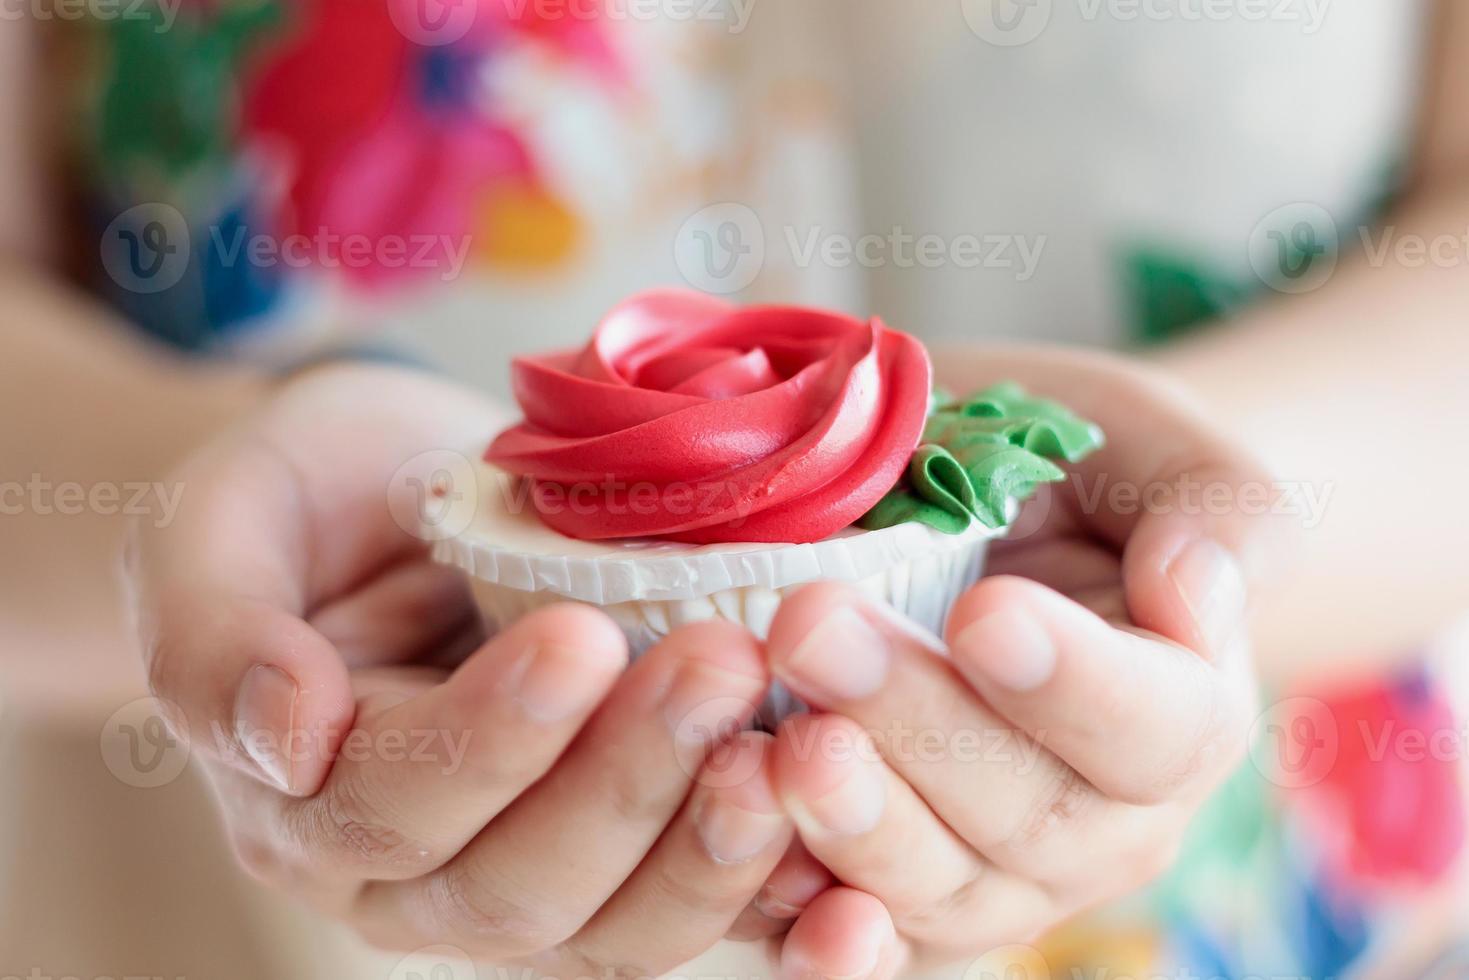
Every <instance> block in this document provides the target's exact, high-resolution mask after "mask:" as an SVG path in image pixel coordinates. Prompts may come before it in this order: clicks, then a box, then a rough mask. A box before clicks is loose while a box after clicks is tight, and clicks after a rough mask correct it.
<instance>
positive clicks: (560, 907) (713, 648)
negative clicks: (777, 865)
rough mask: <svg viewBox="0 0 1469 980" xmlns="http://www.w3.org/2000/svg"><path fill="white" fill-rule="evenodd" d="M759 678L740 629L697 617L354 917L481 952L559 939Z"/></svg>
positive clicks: (752, 700)
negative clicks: (533, 767) (430, 868)
mask: <svg viewBox="0 0 1469 980" xmlns="http://www.w3.org/2000/svg"><path fill="white" fill-rule="evenodd" d="M767 684H768V677H767V674H766V670H765V665H764V657H763V655H762V651H761V649H760V646H759V644H758V643H756V641H755V639H754V637H752V636H751V635H750V634H749V633H748V632H747V631H746V630H743V629H741V628H739V627H737V626H734V625H733V624H730V623H727V622H723V621H709V622H702V623H696V624H693V625H691V626H686V627H684V628H682V629H680V630H677V631H675V632H674V633H673V634H672V635H670V636H669V637H668V638H667V639H666V640H664V641H663V642H662V643H660V644H658V645H657V646H656V647H654V648H653V649H652V650H650V651H649V652H648V653H647V654H646V655H645V656H643V657H642V658H641V659H639V660H638V661H637V663H635V664H634V665H633V666H632V668H631V669H629V670H628V672H627V673H626V675H625V676H624V677H623V678H622V680H621V681H620V682H619V683H618V684H617V686H616V687H615V688H614V690H613V692H612V693H611V694H610V695H609V696H608V698H607V699H606V701H605V702H604V704H603V705H602V706H601V708H600V709H599V710H598V711H597V712H596V713H595V715H594V716H593V717H592V719H591V721H589V722H588V724H587V725H586V726H585V727H584V728H583V729H582V732H581V734H580V735H579V737H578V738H577V739H576V740H575V742H573V744H572V745H571V747H570V748H569V749H568V750H567V751H566V753H565V754H564V755H563V757H562V758H561V760H560V762H559V763H558V764H557V765H556V766H555V767H553V768H552V770H551V771H550V772H549V773H548V774H547V775H546V776H545V777H544V778H543V779H542V780H541V781H540V782H538V783H537V784H536V785H535V786H533V787H532V788H531V789H530V790H528V791H527V792H526V793H524V794H523V795H522V796H521V797H520V798H519V799H517V800H516V801H515V803H514V804H512V805H511V806H510V807H509V808H508V809H507V810H506V811H505V812H504V813H502V814H501V815H500V816H499V817H497V818H496V819H495V820H494V821H493V822H491V823H490V825H489V826H488V827H486V828H485V830H483V831H482V832H481V833H480V834H479V835H478V836H477V837H476V838H475V839H474V840H473V841H472V842H471V843H470V844H469V845H468V846H467V847H465V849H464V850H463V851H462V852H460V854H459V855H458V856H457V857H456V858H454V860H452V861H450V862H449V863H448V864H447V865H445V866H444V867H442V868H440V869H439V870H437V871H435V872H434V873H433V874H431V875H428V876H426V877H424V878H421V879H416V880H414V881H408V882H396V883H374V884H372V885H370V886H369V887H368V888H367V889H366V890H365V891H364V894H363V912H364V914H365V915H366V916H368V917H376V918H378V919H394V920H397V921H402V922H406V923H408V924H409V925H411V926H412V927H413V928H414V929H416V930H418V932H419V934H420V935H423V936H426V937H430V939H431V941H453V942H457V943H461V944H463V946H464V948H466V949H469V950H471V951H473V952H480V953H483V954H485V955H491V956H520V955H526V954H528V953H531V952H535V951H538V950H543V949H547V948H550V947H554V946H556V945H558V944H560V943H561V942H563V941H565V940H566V939H567V938H568V937H570V936H571V935H573V934H574V933H575V932H576V931H577V930H578V929H580V928H581V927H582V926H583V925H584V924H585V923H586V922H587V920H588V919H590V918H591V916H592V915H593V913H595V912H596V911H597V909H598V908H599V907H601V905H602V904H603V903H604V902H605V901H606V900H607V898H608V897H609V896H610V895H611V894H612V893H613V892H614V891H615V890H616V889H617V887H618V886H619V885H621V884H622V883H623V882H624V881H625V880H626V879H627V878H628V876H629V875H630V874H631V873H632V871H633V869H634V868H636V867H637V865H638V864H639V862H641V861H642V859H643V857H644V856H645V855H646V854H647V853H648V851H649V850H650V849H651V848H652V846H653V844H654V842H655V841H656V840H657V839H658V837H659V835H660V834H661V833H662V832H663V829H664V827H666V826H667V824H668V822H669V820H670V819H671V818H672V817H673V815H674V814H675V813H676V812H677V811H678V809H679V807H680V805H681V804H682V802H683V799H684V796H685V795H686V794H687V792H688V790H689V786H690V784H691V782H692V780H693V776H694V775H695V774H697V773H698V771H699V770H700V769H701V768H702V766H703V764H704V760H705V757H706V755H707V754H708V752H709V750H710V748H711V747H712V746H713V745H714V744H715V743H716V742H718V741H720V740H722V739H727V738H730V737H733V735H734V734H735V733H736V732H738V731H739V730H740V729H741V728H742V727H744V725H745V724H746V723H748V721H749V720H750V719H751V718H752V717H753V716H754V713H755V706H756V705H757V704H758V703H759V701H760V699H761V697H762V696H763V694H764V691H765V689H766V686H767ZM547 855H556V859H555V860H549V861H548V860H547V858H546V856H547ZM446 933H447V934H448V935H447V936H446Z"/></svg>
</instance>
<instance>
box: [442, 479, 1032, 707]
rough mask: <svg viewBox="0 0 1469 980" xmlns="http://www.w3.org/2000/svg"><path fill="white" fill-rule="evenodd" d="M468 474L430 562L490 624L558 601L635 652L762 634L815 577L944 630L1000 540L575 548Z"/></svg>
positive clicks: (510, 490) (973, 536)
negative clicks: (604, 626)
mask: <svg viewBox="0 0 1469 980" xmlns="http://www.w3.org/2000/svg"><path fill="white" fill-rule="evenodd" d="M475 478H476V481H477V485H478V489H477V493H476V503H475V512H474V515H473V517H472V519H470V520H469V521H468V527H466V528H465V529H464V530H463V531H462V532H460V533H459V534H458V535H455V536H453V537H449V538H445V539H442V540H439V541H437V542H436V543H435V545H434V557H435V558H436V559H437V560H439V561H442V562H445V563H447V564H452V565H457V566H459V567H460V568H462V569H464V570H465V571H466V572H468V573H469V575H470V576H471V579H472V585H473V589H474V597H475V600H476V602H477V603H478V605H479V608H480V612H481V614H482V615H483V617H484V620H485V624H486V626H487V627H488V628H489V629H491V630H494V629H497V628H500V627H504V626H507V625H509V624H510V623H513V622H514V621H515V620H517V619H519V618H520V617H521V616H524V615H525V614H526V613H529V612H531V611H532V610H534V609H537V608H540V607H541V606H545V605H549V604H551V603H554V602H560V601H564V600H567V599H571V600H575V601H578V602H587V603H591V604H593V605H597V606H600V607H601V608H602V611H603V612H605V613H606V614H607V615H608V616H610V617H611V618H612V620H613V622H615V623H617V625H618V626H619V627H621V629H622V631H623V633H624V634H625V635H626V636H627V640H628V646H629V648H630V649H631V651H632V653H633V655H634V656H636V655H638V654H641V653H643V652H644V651H646V650H647V649H648V648H649V647H651V646H653V644H655V643H657V642H658V641H659V640H660V639H662V638H663V637H665V636H667V635H668V634H669V633H670V632H671V631H672V630H674V629H676V628H678V627H679V626H683V625H685V624H686V623H693V622H698V621H700V620H705V619H717V618H722V619H728V620H730V621H732V622H736V623H739V624H741V625H743V626H745V627H746V628H747V629H749V630H750V631H751V632H752V633H754V634H755V635H756V636H758V637H760V638H762V639H763V638H764V637H765V636H767V635H768V634H769V631H770V622H771V620H772V619H773V618H774V617H775V611H776V609H777V608H778V607H779V606H780V602H781V599H782V598H784V597H785V596H786V595H787V594H788V593H789V592H791V591H792V590H794V589H796V588H799V587H800V586H802V585H805V584H807V583H809V582H816V581H822V580H837V581H843V582H851V583H853V584H854V585H855V586H856V587H857V588H858V589H860V590H861V591H862V592H863V593H864V594H865V595H867V596H868V597H869V598H871V599H873V600H874V601H877V602H884V603H886V604H888V605H889V606H892V607H893V608H894V609H896V610H897V611H898V612H900V613H902V614H903V615H905V616H907V617H908V618H909V619H911V620H912V621H913V622H914V623H916V624H917V625H918V626H921V627H923V628H924V629H926V630H928V631H929V632H931V633H934V634H936V635H942V633H943V628H944V621H945V619H946V618H947V617H948V612H949V607H950V606H951V605H952V604H953V602H954V599H955V598H957V597H958V595H959V593H961V592H963V591H964V590H965V589H966V588H968V587H969V586H970V585H973V584H974V582H975V581H976V580H977V579H978V578H979V576H980V573H981V571H982V570H983V565H984V556H985V550H986V548H987V546H988V544H989V541H990V539H992V538H994V537H996V536H998V535H999V534H1001V533H1003V530H1001V531H991V530H989V529H987V528H985V527H983V526H981V525H975V526H974V527H972V528H970V529H969V530H968V531H965V532H964V533H963V534H943V533H942V532H939V531H935V530H934V529H932V528H930V527H927V526H926V525H922V524H900V525H897V526H895V527H889V528H883V529H882V530H878V531H863V530H860V529H853V528H848V529H847V530H844V531H842V532H841V533H839V534H836V535H833V536H832V537H830V538H827V539H826V540H824V541H817V542H815V543H812V544H711V545H685V544H670V543H668V542H664V541H615V542H599V541H580V540H576V539H574V538H568V537H565V536H564V535H561V534H558V533H557V532H555V531H552V530H551V529H550V528H547V527H546V526H545V525H544V524H542V523H541V521H540V518H539V517H537V516H536V514H535V511H534V509H532V508H531V507H530V506H529V503H528V501H526V500H525V497H524V496H523V495H521V494H518V493H517V490H516V486H515V483H514V481H513V480H511V479H510V478H509V477H508V476H507V475H506V474H505V473H503V472H502V471H500V470H498V469H496V468H494V467H491V466H489V465H488V464H480V466H479V468H478V470H477V471H476V474H475ZM517 501H520V502H522V503H523V506H517ZM799 708H800V703H799V702H798V701H796V699H794V698H793V697H792V696H791V695H790V692H788V691H786V690H785V688H784V687H782V686H781V685H779V684H776V685H773V686H772V689H771V691H770V692H769V695H768V696H767V698H766V701H765V703H764V705H762V708H761V712H760V715H761V719H762V721H764V722H765V723H766V724H771V723H774V722H776V721H779V720H780V719H781V718H784V717H785V716H786V715H788V714H790V713H791V712H792V711H795V710H798V709H799Z"/></svg>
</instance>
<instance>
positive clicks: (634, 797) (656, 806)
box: [603, 750, 672, 824]
mask: <svg viewBox="0 0 1469 980" xmlns="http://www.w3.org/2000/svg"><path fill="white" fill-rule="evenodd" d="M670 751H672V750H670ZM660 769H661V767H658V766H636V767H633V768H631V769H624V770H623V771H622V772H619V773H617V774H616V775H615V776H614V777H613V778H611V779H609V780H608V781H607V783H606V786H605V787H604V789H603V793H604V794H605V796H606V799H607V806H608V808H609V809H610V810H611V812H612V814H613V815H614V816H615V817H616V818H617V819H618V820H620V821H623V822H624V823H637V824H644V823H649V822H657V823H660V824H661V823H662V822H664V821H665V820H666V819H667V812H666V811H667V809H668V803H667V800H665V799H664V796H665V793H664V792H661V791H660V787H659V785H658V783H659V782H660V776H659V775H658V773H659V770H660Z"/></svg>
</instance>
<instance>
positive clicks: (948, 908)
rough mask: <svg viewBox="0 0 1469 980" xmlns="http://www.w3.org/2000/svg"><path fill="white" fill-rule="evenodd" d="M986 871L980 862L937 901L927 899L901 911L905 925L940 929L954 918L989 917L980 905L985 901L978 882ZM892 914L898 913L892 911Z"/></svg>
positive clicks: (929, 930) (915, 929)
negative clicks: (918, 904) (904, 912)
mask: <svg viewBox="0 0 1469 980" xmlns="http://www.w3.org/2000/svg"><path fill="white" fill-rule="evenodd" d="M985 877H986V875H985V870H984V868H983V867H982V866H976V867H975V869H974V870H973V871H971V872H970V873H969V874H967V875H965V876H964V880H963V881H962V882H960V883H959V885H958V886H957V887H956V888H953V889H952V890H950V891H949V892H947V893H946V894H944V895H942V896H940V897H939V899H938V900H937V901H934V902H929V903H927V904H926V905H924V906H923V907H921V908H915V909H913V910H911V911H909V912H907V913H906V914H903V915H902V918H903V920H904V927H905V928H907V929H908V930H910V931H913V932H921V933H933V932H938V931H942V930H944V929H945V928H947V927H948V926H949V925H951V924H952V923H953V922H955V921H957V920H960V919H963V920H966V921H984V920H985V919H987V918H988V916H987V915H986V914H985V910H984V909H983V908H982V907H981V906H982V905H983V904H984V903H985V898H984V893H985V889H983V888H982V887H981V885H980V883H981V882H982V881H984V879H985ZM895 914H900V913H897V912H896V911H895Z"/></svg>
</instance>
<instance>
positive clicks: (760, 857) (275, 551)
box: [129, 366, 829, 976]
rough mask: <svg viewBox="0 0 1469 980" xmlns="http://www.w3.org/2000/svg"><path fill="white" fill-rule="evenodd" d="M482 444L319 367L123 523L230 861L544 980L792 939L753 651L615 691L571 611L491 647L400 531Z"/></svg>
mask: <svg viewBox="0 0 1469 980" xmlns="http://www.w3.org/2000/svg"><path fill="white" fill-rule="evenodd" d="M497 421H499V420H498V419H497V418H496V417H495V410H494V408H493V407H492V406H490V405H489V404H487V403H484V402H482V401H480V400H479V399H477V398H476V397H475V396H473V395H472V394H470V393H467V392H465V391H463V390H461V389H458V388H456V387H454V386H452V385H449V384H447V383H444V382H442V381H439V380H436V379H434V378H432V377H429V376H427V375H420V374H417V373H414V372H410V371H404V370H397V369H392V368H386V367H365V366H355V367H335V368H324V369H319V370H317V371H315V372H312V373H310V374H308V375H305V376H303V377H302V378H300V379H298V380H296V381H294V382H292V383H290V384H288V385H287V386H285V387H284V388H283V389H282V391H281V392H280V393H279V395H278V396H277V397H276V398H274V400H273V401H272V402H271V403H270V404H269V405H268V406H266V407H265V408H264V409H263V410H262V411H261V412H260V413H259V414H257V415H256V416H255V417H254V418H252V419H250V420H248V421H247V422H245V423H244V424H243V425H241V426H240V427H239V428H238V429H236V430H235V431H233V432H231V433H229V434H227V435H226V436H224V437H223V438H221V439H220V440H218V441H216V442H215V443H214V444H212V445H210V446H209V447H207V448H206V449H205V450H203V451H202V452H200V453H199V454H198V455H197V456H195V457H194V458H192V459H191V460H189V461H188V462H187V463H186V464H185V465H184V466H183V467H182V469H181V470H180V472H179V473H178V474H176V479H177V480H178V481H179V482H180V483H181V485H182V486H183V487H184V492H183V499H182V504H181V506H180V507H179V509H178V512H177V514H176V516H175V518H174V519H173V521H172V522H171V523H170V524H169V525H168V526H167V527H162V528H154V527H140V528H139V531H138V534H137V537H136V539H135V540H134V542H133V544H132V548H131V556H130V557H131V560H130V562H129V569H130V578H131V581H132V584H133V586H134V588H133V592H134V594H135V596H136V604H137V613H138V622H139V628H140V632H141V636H142V640H143V647H144V650H145V657H146V660H147V666H148V672H149V677H150V680H151V684H152V686H153V689H154V691H155V693H156V694H157V695H158V697H159V698H160V699H161V700H162V701H163V702H164V703H165V705H167V706H169V708H168V710H169V711H170V712H171V714H172V715H173V717H172V719H171V720H172V722H173V723H174V724H175V725H178V726H180V727H181V728H183V729H185V730H186V731H187V733H188V734H189V735H190V736H191V740H192V744H193V746H194V747H195V750H196V756H197V757H198V758H199V759H201V760H202V764H203V767H204V769H205V771H206V773H207V775H208V777H209V779H210V781H211V782H212V784H213V786H214V788H215V790H216V795H217V797H218V800H219V803H220V807H221V809H222V812H223V817H224V820H225V823H226V824H227V827H228V831H229V835H230V837H231V839H232V841H233V843H234V846H235V849H236V851H237V853H238V855H239V857H240V860H241V862H242V863H243V864H244V865H245V867H246V868H247V869H248V870H250V871H251V872H252V873H253V874H255V875H256V876H257V877H259V878H261V879H263V880H264V881H265V882H267V883H268V884H271V885H273V886H275V887H277V888H279V889H280V890H282V891H284V892H286V893H288V894H291V895H294V896H297V897H300V898H303V899H305V900H307V901H308V902H310V903H311V904H313V905H315V906H316V907H317V908H319V909H322V910H324V911H325V912H327V913H329V914H330V915H333V916H335V917H337V918H340V919H342V920H345V921H346V922H348V923H350V924H351V925H352V926H353V927H355V928H356V929H357V930H358V931H359V932H360V933H361V934H363V935H364V936H365V937H367V938H368V939H369V940H370V941H372V942H374V943H375V944H377V945H381V946H384V947H387V948H392V949H402V950H413V949H418V948H422V947H425V946H429V945H449V946H452V947H456V948H458V949H460V950H462V951H463V952H465V953H466V954H467V955H470V956H473V957H476V958H483V959H489V960H494V961H499V962H506V961H515V960H522V961H528V962H533V963H534V964H535V965H536V966H537V967H538V968H541V969H545V970H547V971H549V972H551V973H554V974H558V975H582V974H586V975H600V971H601V970H602V969H604V968H606V967H613V968H615V969H617V970H619V971H627V970H630V971H632V972H633V973H635V974H637V975H650V976H651V975H657V974H659V973H661V972H664V971H666V970H668V969H671V968H672V967H674V966H676V965H677V964H679V963H681V962H684V961H685V960H687V959H689V958H691V957H692V956H694V955H696V954H698V953H700V952H702V951H703V950H704V949H706V948H707V947H708V946H710V945H712V944H713V943H714V942H715V941H717V940H718V939H719V938H720V937H722V936H723V935H725V933H726V932H727V931H728V930H730V929H731V928H732V927H736V928H737V930H738V931H740V932H742V933H743V934H746V935H750V936H758V935H763V934H768V933H770V932H773V931H777V930H783V929H784V928H786V927H787V926H788V925H789V922H790V920H791V919H792V918H793V917H794V916H795V915H796V914H797V913H799V911H800V910H801V908H802V907H803V906H804V904H805V902H806V900H807V899H809V898H810V897H811V896H812V895H813V894H815V893H816V892H818V891H820V889H821V888H822V887H824V886H825V885H826V884H827V883H828V881H829V879H828V878H826V877H825V873H824V872H820V871H819V870H818V871H813V868H814V867H815V866H814V864H813V862H811V860H810V858H809V857H807V856H805V854H804V852H803V851H801V850H800V849H799V847H795V848H791V847H790V846H789V845H790V844H791V839H792V836H793V829H792V825H791V822H790V820H789V818H788V816H787V815H786V814H785V813H784V811H783V809H782V808H781V807H780V806H779V804H778V803H777V801H776V798H775V796H774V791H773V788H772V783H771V779H770V772H771V768H770V759H771V750H772V746H773V742H772V739H771V738H770V736H768V735H762V734H757V733H748V734H744V735H739V736H737V737H730V733H733V732H738V731H739V730H740V728H741V726H743V725H744V724H745V723H746V722H747V721H748V719H749V718H750V716H751V714H752V713H753V711H754V705H756V704H758V703H759V701H760V699H761V697H762V696H763V694H764V691H765V689H766V686H767V684H768V676H767V666H766V659H765V656H764V651H763V650H762V648H761V647H760V646H759V644H757V643H756V641H755V640H754V639H753V638H752V637H751V636H750V635H749V634H748V633H746V632H745V631H743V630H740V629H738V628H735V627H733V626H731V625H728V624H720V623H704V624H698V625H694V626H690V627H687V628H685V629H682V630H679V631H677V632H676V633H674V634H673V635H671V636H670V637H668V639H667V640H666V641H664V642H663V643H661V644H659V645H658V646H657V647H656V648H654V649H653V650H652V651H651V652H649V653H648V654H647V655H646V656H645V657H642V658H640V659H639V660H638V661H637V663H636V664H634V665H633V666H632V667H631V668H627V659H628V653H627V648H626V645H625V643H624V640H623V637H622V635H621V633H620V632H619V631H618V630H617V629H616V628H615V627H614V626H613V624H612V623H611V621H610V620H608V619H607V618H606V617H605V616H603V615H602V614H601V613H599V612H597V611H595V610H593V609H590V608H588V607H582V606H574V605H563V606H553V607H550V608H546V609H543V610H541V611H539V612H536V613H534V614H531V615H529V616H527V617H525V618H523V619H522V620H520V621H519V622H517V623H516V624H514V625H513V626H512V627H511V628H509V629H507V630H505V631H504V632H502V633H500V634H499V635H497V636H495V637H494V638H493V639H490V640H488V641H487V642H486V641H485V640H484V638H483V637H482V636H481V635H480V631H479V628H478V620H477V617H476V615H475V612H474V609H473V607H472V605H471V602H470V596H469V594H468V591H467V589H466V586H465V585H464V583H463V581H462V578H461V576H460V575H459V574H458V573H456V572H454V571H452V570H447V569H444V568H440V567H438V566H436V565H434V564H433V563H431V562H430V561H429V560H428V556H427V553H426V547H425V545H424V542H423V541H421V540H419V539H418V538H416V537H415V536H414V535H413V534H411V533H409V532H408V531H405V530H404V528H403V527H401V526H399V524H398V523H397V522H396V521H395V520H394V519H393V517H392V516H391V515H392V514H393V513H395V512H396V513H401V512H402V509H401V508H399V507H398V506H397V505H398V504H402V503H404V501H402V500H397V499H390V498H392V495H401V494H410V493H413V492H414V488H415V486H422V485H425V484H424V481H427V480H428V479H429V478H430V476H431V473H429V472H424V473H421V474H416V473H414V472H413V470H414V467H416V466H419V465H420V463H421V464H422V465H423V466H425V467H432V466H434V465H436V463H437V462H438V460H437V459H436V457H434V456H433V455H432V454H429V455H425V454H424V450H425V449H426V448H430V447H441V446H448V447H462V446H470V445H474V444H476V442H477V441H482V440H483V439H484V438H485V437H487V436H488V434H489V433H490V432H491V431H492V430H493V428H494V427H495V423H496V422H497ZM408 504H409V506H408V512H410V513H411V512H412V502H411V501H409V502H408ZM456 664H457V665H458V666H454V665H456ZM625 668H626V669H625ZM721 733H722V734H721ZM788 850H789V856H788V857H786V855H787V852H788ZM767 880H769V882H770V884H769V885H768V886H767V885H766V883H767ZM563 971H570V972H563Z"/></svg>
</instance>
